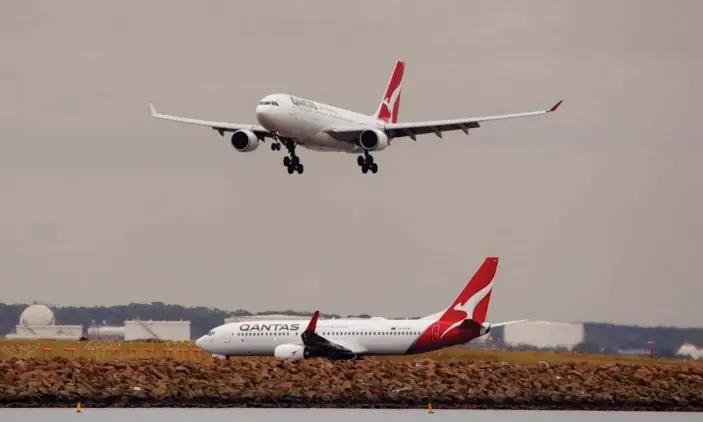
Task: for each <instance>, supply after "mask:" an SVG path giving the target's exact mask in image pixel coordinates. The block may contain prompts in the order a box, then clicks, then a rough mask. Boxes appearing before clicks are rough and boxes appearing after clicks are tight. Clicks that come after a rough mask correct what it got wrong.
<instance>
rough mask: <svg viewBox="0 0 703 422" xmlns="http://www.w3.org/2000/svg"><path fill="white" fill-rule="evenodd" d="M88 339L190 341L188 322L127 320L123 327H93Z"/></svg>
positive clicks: (90, 328) (89, 328)
mask: <svg viewBox="0 0 703 422" xmlns="http://www.w3.org/2000/svg"><path fill="white" fill-rule="evenodd" d="M88 337H89V338H93V339H96V340H97V339H101V340H108V339H110V340H117V339H119V340H125V341H130V340H171V341H185V340H190V321H182V320H181V321H152V320H148V321H146V320H138V319H136V320H127V321H125V322H124V325H123V326H113V325H94V326H91V327H88Z"/></svg>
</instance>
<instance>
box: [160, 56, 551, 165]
mask: <svg viewBox="0 0 703 422" xmlns="http://www.w3.org/2000/svg"><path fill="white" fill-rule="evenodd" d="M404 72H405V63H404V62H402V61H397V62H396V64H395V67H394V68H393V72H392V73H391V77H390V79H389V81H388V84H387V86H386V91H385V93H384V94H383V97H382V99H381V103H380V104H379V106H378V108H377V109H376V112H374V113H373V114H370V115H367V114H362V113H357V112H354V111H350V110H345V109H342V108H338V107H334V106H331V105H328V104H323V103H320V102H317V101H313V100H309V99H306V98H302V97H299V96H296V95H290V94H271V95H267V96H266V97H264V98H262V99H261V101H259V104H258V105H257V107H256V120H257V121H258V125H253V124H243V123H227V122H216V121H210V120H200V119H193V118H189V117H180V116H173V115H169V114H163V113H159V112H157V111H156V109H155V108H154V105H153V104H152V103H150V104H149V108H150V111H151V116H152V117H155V118H158V119H165V120H172V121H175V122H180V123H190V124H195V125H201V126H207V127H211V128H212V129H214V130H216V131H218V132H219V133H220V135H222V136H224V134H225V132H232V136H231V143H232V146H233V147H234V149H236V150H237V151H239V152H252V151H255V150H256V149H257V148H258V147H259V144H260V143H262V142H265V141H266V139H272V140H273V142H272V143H271V149H272V150H273V151H278V150H280V149H281V145H283V146H285V147H286V149H287V150H288V155H287V156H285V157H284V159H283V164H284V165H285V166H286V167H287V169H288V173H289V174H293V173H295V172H297V173H299V174H300V173H303V164H302V163H301V162H300V157H298V155H296V146H298V145H300V146H302V147H304V148H307V149H310V150H315V151H336V152H345V153H351V154H358V155H359V156H358V157H357V164H358V165H359V167H360V168H361V171H362V172H364V173H367V172H369V171H371V172H372V173H376V172H377V171H378V164H377V163H376V162H375V161H374V158H373V157H372V156H371V153H372V152H375V151H382V150H384V149H386V148H387V147H388V146H389V145H390V144H391V141H392V140H394V139H396V138H410V139H412V140H417V135H423V134H427V133H434V134H435V135H437V136H438V137H440V138H441V137H442V133H443V132H447V131H455V130H462V131H464V132H465V133H466V134H468V133H469V129H474V128H478V127H480V123H482V122H488V121H491V120H503V119H511V118H515V117H526V116H535V115H538V114H545V113H549V112H552V111H555V110H556V109H557V107H559V104H561V101H559V102H558V103H557V104H556V105H554V106H553V107H552V108H550V109H547V110H539V111H531V112H524V113H515V114H503V115H497V116H486V117H465V118H457V119H450V120H432V121H421V122H404V123H401V122H399V121H398V110H399V107H400V94H401V91H402V85H403V74H404Z"/></svg>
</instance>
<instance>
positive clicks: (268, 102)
mask: <svg viewBox="0 0 703 422" xmlns="http://www.w3.org/2000/svg"><path fill="white" fill-rule="evenodd" d="M259 105H271V106H275V107H278V103H277V102H276V101H260V102H259Z"/></svg>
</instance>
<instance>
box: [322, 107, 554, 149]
mask: <svg viewBox="0 0 703 422" xmlns="http://www.w3.org/2000/svg"><path fill="white" fill-rule="evenodd" d="M561 103H562V101H559V102H558V103H556V104H555V105H554V106H552V108H550V109H547V110H538V111H529V112H524V113H513V114H500V115H497V116H486V117H467V118H464V119H450V120H430V121H426V122H406V123H386V124H385V125H384V126H383V127H382V128H383V129H384V130H385V133H386V135H388V137H389V138H400V137H404V136H407V137H410V138H411V139H412V140H414V141H416V140H417V139H416V136H417V135H424V134H426V133H434V134H436V135H437V136H439V137H440V138H441V137H442V132H448V131H454V130H462V131H463V132H464V133H466V134H468V133H469V129H473V128H478V127H481V125H480V123H483V122H490V121H493V120H505V119H514V118H518V117H528V116H537V115H540V114H547V113H551V112H553V111H556V110H557V108H559V106H560V105H561ZM365 129H369V127H365V126H359V125H352V126H340V127H332V128H329V129H326V130H325V132H327V133H329V134H330V135H333V136H335V135H337V137H338V138H343V137H344V138H348V136H349V135H354V136H358V135H359V134H360V133H361V132H362V131H363V130H365Z"/></svg>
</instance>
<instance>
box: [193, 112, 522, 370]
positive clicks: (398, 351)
mask: <svg viewBox="0 0 703 422" xmlns="http://www.w3.org/2000/svg"><path fill="white" fill-rule="evenodd" d="M391 110H392V109H391ZM497 268H498V258H496V257H488V258H486V259H485V260H484V262H483V264H482V265H481V267H480V268H479V269H478V270H477V271H476V273H475V274H474V276H473V277H472V278H471V279H470V280H469V282H468V283H467V284H466V287H464V289H463V290H462V291H461V293H459V296H457V298H456V299H455V300H454V302H452V304H451V305H450V306H449V307H448V308H446V309H444V310H443V311H441V312H438V313H435V314H432V315H428V316H426V317H424V318H421V319H414V320H413V319H385V318H378V317H374V318H370V319H325V320H322V319H319V318H318V315H319V311H316V312H315V313H314V314H313V316H312V318H311V319H310V320H307V319H304V320H297V321H296V320H266V319H261V320H249V321H245V322H232V323H228V324H224V325H221V326H219V327H216V328H215V329H213V330H211V331H210V332H209V333H207V334H206V335H204V336H202V337H201V338H199V339H198V340H197V341H196V343H195V344H196V345H197V346H198V347H199V348H201V349H203V350H205V351H207V352H210V353H213V354H217V355H221V356H225V357H230V356H275V357H277V358H279V359H288V360H298V359H305V358H313V357H320V358H327V359H332V360H339V359H353V358H359V357H363V356H370V355H410V354H417V353H425V352H431V351H434V350H438V349H442V348H445V347H450V346H455V345H461V344H465V343H468V342H470V341H471V340H473V339H475V338H477V337H480V336H483V335H485V334H487V333H488V332H489V331H490V330H491V328H492V327H497V326H503V325H507V324H514V323H519V322H524V321H527V320H519V321H508V322H501V323H489V322H486V316H487V314H488V303H489V302H490V299H491V292H492V289H493V278H494V276H495V273H496V270H497Z"/></svg>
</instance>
